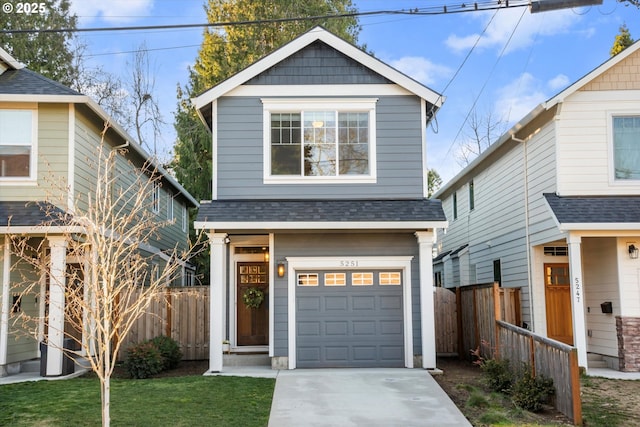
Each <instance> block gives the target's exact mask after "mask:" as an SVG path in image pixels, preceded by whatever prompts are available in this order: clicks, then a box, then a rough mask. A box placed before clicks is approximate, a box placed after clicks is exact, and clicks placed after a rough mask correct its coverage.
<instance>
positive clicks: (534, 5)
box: [529, 0, 602, 13]
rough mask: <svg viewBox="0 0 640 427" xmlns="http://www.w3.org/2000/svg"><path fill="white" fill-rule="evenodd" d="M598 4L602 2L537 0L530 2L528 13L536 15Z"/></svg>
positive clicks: (592, 0)
mask: <svg viewBox="0 0 640 427" xmlns="http://www.w3.org/2000/svg"><path fill="white" fill-rule="evenodd" d="M599 4H602V0H537V1H532V2H531V4H530V5H529V11H530V12H531V13H538V12H548V11H550V10H558V9H570V8H572V7H582V6H594V5H599Z"/></svg>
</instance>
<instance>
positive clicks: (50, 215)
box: [0, 201, 65, 227]
mask: <svg viewBox="0 0 640 427" xmlns="http://www.w3.org/2000/svg"><path fill="white" fill-rule="evenodd" d="M64 215H65V213H64V211H63V210H61V209H58V208H57V207H55V206H53V205H51V204H50V203H47V202H13V201H11V202H0V227H23V226H27V227H31V226H38V225H49V224H54V223H55V224H60V223H61V222H62V221H60V220H61V219H62V218H63V216H64Z"/></svg>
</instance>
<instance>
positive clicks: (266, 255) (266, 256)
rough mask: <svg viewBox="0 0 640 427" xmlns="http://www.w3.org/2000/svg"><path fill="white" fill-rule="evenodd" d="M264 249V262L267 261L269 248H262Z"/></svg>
mask: <svg viewBox="0 0 640 427" xmlns="http://www.w3.org/2000/svg"><path fill="white" fill-rule="evenodd" d="M262 250H263V251H264V262H269V250H268V249H267V248H262Z"/></svg>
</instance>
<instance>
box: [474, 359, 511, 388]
mask: <svg viewBox="0 0 640 427" xmlns="http://www.w3.org/2000/svg"><path fill="white" fill-rule="evenodd" d="M480 368H481V369H482V373H483V374H484V379H485V381H486V383H487V385H488V386H489V388H490V389H491V390H493V391H499V392H501V393H508V392H509V390H510V389H511V386H512V385H513V381H514V375H513V373H512V372H511V368H510V366H509V360H507V359H503V360H498V359H485V360H483V361H482V363H481V364H480Z"/></svg>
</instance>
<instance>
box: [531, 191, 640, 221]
mask: <svg viewBox="0 0 640 427" xmlns="http://www.w3.org/2000/svg"><path fill="white" fill-rule="evenodd" d="M544 197H545V198H546V199H547V203H548V204H549V206H550V207H551V210H552V211H553V214H554V215H555V216H556V219H557V220H558V222H559V223H560V224H565V223H580V224H589V223H640V196H593V197H582V196H569V197H560V196H558V195H556V194H553V193H545V194H544Z"/></svg>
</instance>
